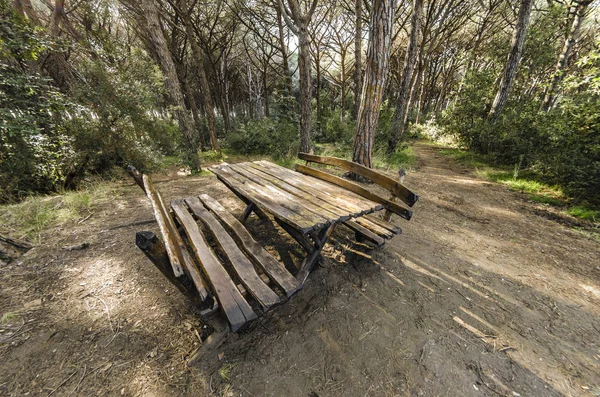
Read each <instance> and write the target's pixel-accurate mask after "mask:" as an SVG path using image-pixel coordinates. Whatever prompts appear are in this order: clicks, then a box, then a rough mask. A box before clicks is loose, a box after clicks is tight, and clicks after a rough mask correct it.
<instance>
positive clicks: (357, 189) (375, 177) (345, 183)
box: [296, 153, 419, 220]
mask: <svg viewBox="0 0 600 397" xmlns="http://www.w3.org/2000/svg"><path fill="white" fill-rule="evenodd" d="M298 158H300V159H301V160H306V161H307V163H310V162H312V163H318V164H324V165H331V166H334V167H339V168H341V169H343V170H345V171H350V172H353V173H355V174H357V175H360V176H361V177H364V178H367V179H369V180H370V181H372V182H373V183H375V184H377V185H379V186H381V187H383V188H385V189H387V190H388V191H389V192H390V193H391V194H392V196H394V197H398V198H399V199H400V200H402V201H403V202H404V203H406V204H407V205H408V206H409V207H412V206H413V205H414V204H415V203H416V202H417V200H418V199H419V196H417V195H416V194H415V193H413V192H412V191H410V190H409V189H407V188H406V187H405V186H403V185H402V184H401V183H400V182H398V181H395V180H393V179H392V178H390V177H388V176H386V175H383V174H381V173H379V172H377V171H374V170H372V169H370V168H367V167H365V166H363V165H361V164H357V163H354V162H352V161H348V160H344V159H340V158H337V157H325V156H316V155H313V154H308V153H299V154H298ZM296 171H298V172H300V173H302V174H305V175H310V176H312V177H315V178H319V179H321V180H324V181H326V182H329V183H333V184H334V185H338V186H341V187H343V188H345V189H347V190H349V191H351V192H353V193H356V194H358V195H360V196H362V197H364V198H366V199H368V200H371V201H374V202H376V203H380V204H383V206H384V207H385V208H386V210H388V211H390V212H392V213H394V214H397V215H399V216H401V217H402V218H404V219H407V220H408V219H410V218H411V217H412V211H410V210H409V209H407V208H404V207H402V206H401V205H399V204H397V203H395V202H394V201H392V200H388V199H386V198H384V197H381V196H379V195H377V194H375V193H373V192H372V191H370V190H367V189H365V188H364V187H363V186H361V185H359V184H357V183H354V182H351V181H349V180H347V179H344V178H340V177H338V176H336V175H333V174H330V173H327V172H324V171H321V170H318V169H316V168H311V167H307V166H304V165H301V164H297V165H296Z"/></svg>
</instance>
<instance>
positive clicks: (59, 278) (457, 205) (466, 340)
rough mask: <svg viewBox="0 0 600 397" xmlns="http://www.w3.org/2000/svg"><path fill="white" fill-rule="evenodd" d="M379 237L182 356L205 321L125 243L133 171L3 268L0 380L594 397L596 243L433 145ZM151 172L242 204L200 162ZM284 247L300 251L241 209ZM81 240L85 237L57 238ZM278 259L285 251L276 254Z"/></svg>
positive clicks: (599, 315) (135, 194)
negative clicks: (200, 171)
mask: <svg viewBox="0 0 600 397" xmlns="http://www.w3.org/2000/svg"><path fill="white" fill-rule="evenodd" d="M415 150H416V152H417V155H418V158H419V164H418V166H417V167H416V169H414V170H411V171H410V172H409V173H408V176H407V179H406V181H405V182H406V184H407V185H408V186H410V187H411V188H412V189H413V190H414V191H416V192H417V193H419V194H420V196H421V200H420V201H419V203H418V204H417V205H416V206H415V216H414V218H413V220H412V221H410V222H408V223H407V222H403V221H398V223H399V224H400V225H401V226H402V227H403V229H404V233H403V235H401V236H399V237H396V238H395V239H394V240H392V241H391V242H389V243H388V244H386V246H384V247H383V248H381V249H377V250H368V249H367V247H365V246H363V245H361V244H356V243H352V239H351V237H353V236H351V235H350V234H348V233H344V232H342V231H340V232H338V233H336V235H334V239H333V242H334V243H333V244H332V245H331V246H330V247H328V251H327V256H328V257H329V263H328V265H327V266H325V267H320V268H318V269H317V270H316V271H315V272H314V273H313V274H312V275H311V277H310V279H309V282H308V283H307V285H306V287H305V288H304V290H303V291H302V292H301V293H299V294H298V295H297V296H295V297H294V298H293V299H291V300H290V301H289V302H288V303H286V304H285V305H283V306H281V307H279V308H277V309H275V310H274V311H272V312H270V313H269V314H268V315H266V316H264V317H262V318H261V319H259V320H258V321H256V322H255V323H253V325H252V326H251V327H250V329H248V330H246V331H245V332H243V333H241V334H240V335H239V336H238V337H237V338H235V339H234V340H230V341H228V342H227V343H226V344H225V345H224V346H223V348H222V349H221V350H220V351H219V353H222V355H221V359H220V360H219V358H218V357H217V356H216V355H215V356H214V357H208V358H207V359H205V360H204V361H202V362H200V363H199V364H198V366H196V367H194V368H191V369H189V368H186V367H185V365H184V359H185V357H186V356H187V355H188V354H189V353H190V352H191V351H193V349H194V348H195V346H197V344H198V339H197V336H196V332H195V331H198V334H201V333H202V331H203V324H202V323H201V322H200V320H199V317H198V316H197V314H196V313H194V311H193V310H192V309H191V308H190V307H189V305H188V304H187V302H186V301H185V300H184V299H183V298H182V297H181V296H180V295H179V294H178V293H177V292H176V291H174V290H173V288H171V286H170V285H169V284H168V283H167V282H166V281H165V280H163V278H162V276H161V275H160V274H159V273H158V271H156V270H155V269H154V268H152V265H151V264H150V263H149V262H148V261H147V259H146V258H145V257H143V255H141V254H140V253H139V252H138V250H137V249H136V248H135V246H134V244H133V237H134V232H135V231H137V230H143V229H148V230H154V229H155V228H156V226H155V225H153V224H151V223H150V224H146V225H141V226H140V225H137V226H125V227H123V225H127V224H128V223H131V222H135V221H140V220H145V219H149V218H150V217H151V212H150V206H149V204H148V203H147V202H146V201H145V199H144V197H143V196H142V194H141V192H140V191H139V189H138V188H137V187H135V186H133V185H132V184H130V183H123V184H122V185H121V186H119V187H117V188H115V194H114V195H111V196H109V197H106V199H105V200H104V201H102V202H98V203H96V205H95V207H94V216H93V217H92V218H90V219H89V220H88V221H86V222H83V223H81V224H78V223H76V222H74V223H73V224H72V225H68V227H65V228H64V229H61V230H54V231H52V232H51V233H48V234H47V236H46V238H45V239H44V243H43V244H42V245H41V246H39V247H36V248H35V249H34V250H32V251H30V253H28V254H27V255H26V256H24V257H22V258H21V261H18V262H16V263H12V264H10V265H9V266H6V267H5V268H3V269H2V272H1V274H0V281H1V286H2V287H1V289H0V311H1V312H2V313H3V314H5V313H14V314H15V315H14V316H12V317H11V318H10V319H8V320H6V321H5V323H4V324H2V325H1V326H0V330H1V331H2V332H1V333H0V355H1V357H2V360H1V361H0V395H2V396H4V395H6V396H22V395H41V396H48V395H53V396H68V395H72V396H75V395H80V396H89V395H126V396H129V395H132V396H133V395H140V396H166V395H196V396H202V395H215V396H220V395H225V396H228V395H232V396H233V395H235V396H238V395H243V396H361V397H362V396H397V395H399V396H404V395H406V396H413V395H414V396H438V395H439V396H498V395H500V396H518V395H521V396H555V395H565V396H579V395H584V396H600V342H599V341H600V259H599V257H600V256H599V254H600V244H598V242H597V241H595V240H593V239H591V238H588V237H586V236H584V235H583V234H581V233H579V232H576V231H574V230H572V229H570V228H568V227H566V226H563V225H561V224H558V223H556V222H555V221H551V220H548V219H546V218H544V217H541V216H539V215H536V211H537V212H539V210H538V209H536V208H535V207H534V206H533V204H530V203H528V202H526V201H525V200H523V199H522V198H521V197H520V196H519V195H517V194H515V193H512V192H508V191H506V190H505V189H504V188H503V187H502V186H500V185H497V184H492V183H488V182H485V181H482V180H480V179H478V178H476V177H475V176H473V175H472V174H471V173H470V172H469V171H468V170H466V169H463V168H462V167H461V166H460V165H457V164H456V163H454V162H452V161H451V160H448V159H446V158H444V157H442V156H440V155H439V154H438V153H437V151H438V149H436V148H434V147H430V146H424V145H417V146H416V147H415ZM155 179H159V180H158V181H157V183H156V185H157V186H158V188H159V189H161V191H162V192H163V194H164V195H165V196H166V198H167V199H171V198H174V197H181V196H185V195H190V194H194V193H198V192H201V191H202V192H207V193H209V194H211V195H212V196H214V197H216V198H218V199H219V201H221V202H222V203H223V204H224V205H225V206H227V207H228V208H230V209H231V210H232V211H234V212H235V211H237V212H239V211H241V209H242V205H241V202H240V201H239V200H237V199H236V198H235V196H233V195H232V194H231V193H230V192H229V191H228V190H227V189H226V188H225V187H224V186H223V185H222V184H220V183H218V182H217V180H216V179H215V178H213V177H201V178H189V177H188V178H184V179H174V180H168V179H166V178H165V177H164V176H163V178H162V179H163V180H160V178H155ZM248 227H249V228H250V229H251V231H252V232H254V233H255V234H256V235H258V236H260V238H261V240H262V242H263V243H264V244H265V245H266V246H267V247H268V248H269V249H270V250H272V251H273V252H274V253H275V254H277V253H279V254H280V255H281V257H282V259H283V260H284V261H285V262H295V261H297V259H298V258H297V257H296V255H295V253H296V252H297V248H296V247H295V246H294V245H293V244H292V243H291V242H290V241H289V240H285V239H283V238H281V237H279V236H278V235H277V233H276V231H274V230H272V229H271V228H268V227H267V226H266V225H264V224H260V223H259V222H258V221H257V220H256V219H254V217H251V218H250V222H249V226H248ZM82 241H88V242H90V243H91V245H90V248H88V249H87V250H83V251H70V252H68V251H64V250H62V249H60V247H61V246H64V245H71V244H76V243H80V242H82ZM288 265H289V263H288Z"/></svg>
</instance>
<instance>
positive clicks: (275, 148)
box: [226, 118, 299, 158]
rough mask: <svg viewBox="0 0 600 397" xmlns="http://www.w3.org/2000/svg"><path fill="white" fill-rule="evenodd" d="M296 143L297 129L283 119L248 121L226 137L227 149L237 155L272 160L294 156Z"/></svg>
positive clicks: (296, 150)
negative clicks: (267, 157)
mask: <svg viewBox="0 0 600 397" xmlns="http://www.w3.org/2000/svg"><path fill="white" fill-rule="evenodd" d="M298 142H299V137H298V127H297V126H296V125H295V124H294V123H291V122H289V121H287V120H285V119H270V118H265V119H260V120H249V121H247V122H246V123H245V124H242V125H240V127H239V128H238V129H237V130H236V131H232V132H231V133H229V135H228V136H227V137H226V145H227V147H228V148H230V149H232V150H234V151H235V152H237V153H240V154H243V155H251V154H261V155H270V156H272V157H274V158H283V157H290V156H295V155H296V153H297V152H298V145H299V143H298Z"/></svg>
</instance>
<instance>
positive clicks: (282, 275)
mask: <svg viewBox="0 0 600 397" xmlns="http://www.w3.org/2000/svg"><path fill="white" fill-rule="evenodd" d="M199 197H200V200H201V201H202V203H203V204H204V206H205V207H207V208H208V209H209V210H211V211H212V212H213V213H214V214H215V216H216V217H217V218H219V220H220V221H221V223H223V224H224V225H225V226H226V227H227V228H228V229H229V232H230V233H231V235H232V236H233V237H234V238H235V239H236V240H237V241H238V244H239V245H240V246H241V247H242V249H243V250H244V251H245V252H246V254H247V255H248V256H249V257H251V258H252V259H253V260H254V261H255V262H256V263H257V264H258V265H259V266H260V267H261V268H262V269H263V271H264V272H265V274H266V275H267V276H268V277H269V278H270V279H271V280H273V282H274V283H275V284H276V285H277V286H278V287H279V288H281V289H282V290H283V291H284V292H285V295H286V296H287V297H288V298H289V297H290V296H292V295H293V294H294V293H296V292H297V291H298V290H299V289H301V288H302V285H301V284H300V283H299V282H298V280H296V279H295V278H294V277H293V276H292V275H291V274H290V273H289V272H288V271H287V270H286V269H285V268H284V267H283V266H281V265H280V264H279V262H278V261H277V260H276V259H275V258H273V256H271V254H269V253H268V252H267V251H266V250H265V249H264V248H263V247H262V246H261V245H260V244H259V243H257V242H256V241H255V240H254V239H253V238H252V236H251V235H250V233H249V232H248V230H246V228H245V227H244V225H242V224H241V223H240V221H238V220H237V219H236V218H235V217H234V216H233V215H231V213H229V211H227V210H226V209H225V208H223V206H221V204H219V202H218V201H217V200H215V199H213V198H212V197H210V196H209V195H207V194H201V195H200V196H199Z"/></svg>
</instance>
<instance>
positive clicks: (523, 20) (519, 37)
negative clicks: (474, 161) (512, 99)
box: [488, 0, 533, 121]
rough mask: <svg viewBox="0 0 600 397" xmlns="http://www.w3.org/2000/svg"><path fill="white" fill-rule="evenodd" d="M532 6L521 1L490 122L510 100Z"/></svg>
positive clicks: (530, 3)
mask: <svg viewBox="0 0 600 397" xmlns="http://www.w3.org/2000/svg"><path fill="white" fill-rule="evenodd" d="M532 5H533V0H521V7H520V8H519V15H518V16H517V24H516V26H515V31H514V34H513V38H512V42H511V49H510V52H509V54H508V58H507V59H506V64H505V65H504V72H503V74H502V80H500V87H499V88H498V93H497V94H496V98H494V103H493V104H492V108H491V109H490V112H489V114H488V120H490V121H493V120H495V119H496V118H497V117H498V116H499V115H500V113H502V110H503V109H504V106H505V105H506V101H507V100H508V94H509V93H510V88H511V87H512V84H513V82H514V80H515V76H516V74H517V68H518V66H519V61H520V60H521V54H522V53H523V43H524V42H525V35H526V33H527V26H528V24H529V16H530V15H531V7H532Z"/></svg>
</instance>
